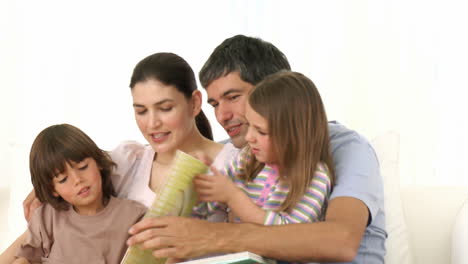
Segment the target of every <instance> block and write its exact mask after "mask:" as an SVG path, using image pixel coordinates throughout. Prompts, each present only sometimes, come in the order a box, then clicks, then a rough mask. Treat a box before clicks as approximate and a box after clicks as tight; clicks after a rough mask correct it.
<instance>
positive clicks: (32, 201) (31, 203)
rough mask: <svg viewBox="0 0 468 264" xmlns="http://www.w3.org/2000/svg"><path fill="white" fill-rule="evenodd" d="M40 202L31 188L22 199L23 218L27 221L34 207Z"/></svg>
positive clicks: (39, 204)
mask: <svg viewBox="0 0 468 264" xmlns="http://www.w3.org/2000/svg"><path fill="white" fill-rule="evenodd" d="M41 205H42V204H41V202H39V199H37V197H36V193H35V192H34V190H32V191H31V192H30V193H29V194H28V196H27V197H26V199H25V200H24V201H23V212H24V218H25V219H26V221H28V222H29V220H30V219H31V216H32V214H33V212H34V210H35V209H36V208H38V207H39V206H41Z"/></svg>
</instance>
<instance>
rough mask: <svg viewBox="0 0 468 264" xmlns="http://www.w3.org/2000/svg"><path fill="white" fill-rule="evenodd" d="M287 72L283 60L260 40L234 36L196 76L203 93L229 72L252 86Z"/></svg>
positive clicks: (275, 50)
mask: <svg viewBox="0 0 468 264" xmlns="http://www.w3.org/2000/svg"><path fill="white" fill-rule="evenodd" d="M281 70H288V71H290V70H291V66H290V65H289V62H288V59H287V58H286V56H285V55H284V54H283V53H282V52H281V51H280V50H279V49H278V48H277V47H275V46H274V45H273V44H271V43H270V42H266V41H264V40H262V39H260V38H254V37H247V36H244V35H236V36H234V37H231V38H228V39H226V40H224V41H223V42H222V43H221V44H220V45H219V46H218V47H216V48H215V50H214V51H213V53H212V54H211V56H210V57H209V58H208V60H207V61H206V62H205V64H204V65H203V67H202V69H201V70H200V73H199V78H200V83H201V85H202V86H203V88H205V89H206V87H208V85H210V83H211V82H212V81H214V80H216V79H218V78H220V77H223V76H226V75H228V74H229V73H231V72H239V75H240V78H241V79H242V80H243V81H244V82H248V83H251V84H253V85H256V84H257V83H259V82H260V81H262V80H263V79H264V78H265V77H266V76H268V75H270V74H273V73H276V72H278V71H281Z"/></svg>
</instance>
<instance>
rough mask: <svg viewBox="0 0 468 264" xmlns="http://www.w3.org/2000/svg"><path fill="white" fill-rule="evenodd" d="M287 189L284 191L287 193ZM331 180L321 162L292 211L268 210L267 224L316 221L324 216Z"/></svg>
mask: <svg viewBox="0 0 468 264" xmlns="http://www.w3.org/2000/svg"><path fill="white" fill-rule="evenodd" d="M286 192H287V190H285V192H284V193H283V195H286V194H287V193H286ZM330 192H331V181H330V175H329V172H328V169H327V168H326V166H325V165H323V164H322V163H319V165H318V169H317V170H316V171H315V174H314V177H313V178H312V181H311V182H310V184H309V188H308V189H307V190H306V193H305V194H304V196H303V197H302V198H301V200H300V201H299V202H298V203H297V205H296V206H295V207H294V208H293V209H292V210H291V211H290V212H288V213H287V212H276V211H267V212H266V217H265V219H264V221H265V222H264V223H263V224H265V225H282V224H291V223H305V222H316V221H318V220H320V217H321V216H322V213H323V212H322V211H323V206H324V205H325V202H326V200H327V199H328V197H329V196H330Z"/></svg>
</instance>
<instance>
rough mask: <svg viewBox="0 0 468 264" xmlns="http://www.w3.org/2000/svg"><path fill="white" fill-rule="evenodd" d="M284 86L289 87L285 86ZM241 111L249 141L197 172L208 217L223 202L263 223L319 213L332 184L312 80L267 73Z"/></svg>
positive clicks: (202, 213) (239, 215) (201, 209)
mask: <svg viewBox="0 0 468 264" xmlns="http://www.w3.org/2000/svg"><path fill="white" fill-rule="evenodd" d="M285 87H287V89H285ZM245 117H246V119H247V121H248V123H249V128H248V132H247V134H246V137H245V139H246V141H247V142H248V146H247V147H245V148H244V149H242V150H241V151H240V152H239V154H238V155H237V157H236V158H235V159H234V160H233V161H232V162H231V163H230V164H229V165H228V166H227V167H226V171H225V174H226V175H227V176H224V175H222V174H221V173H219V172H218V171H216V169H215V168H212V170H213V172H214V176H213V175H199V176H197V177H196V178H195V180H194V183H195V187H196V190H197V192H198V194H199V199H200V200H201V201H203V202H208V203H202V204H201V205H199V206H197V207H196V208H195V209H194V215H195V216H199V217H206V216H207V215H210V214H212V213H213V212H215V211H217V210H223V209H224V208H223V207H224V206H226V205H227V207H228V211H231V214H230V221H242V222H250V223H257V224H264V225H277V224H289V223H302V222H313V221H318V220H320V219H321V218H322V217H323V215H324V211H325V208H326V202H327V198H328V196H329V194H330V192H331V189H332V186H333V163H332V158H331V153H330V149H329V137H328V125H327V117H326V114H325V109H324V107H323V104H322V100H321V98H320V94H319V92H318V91H317V89H316V87H315V85H314V84H313V83H312V81H311V80H310V79H308V78H307V77H305V76H304V75H302V74H300V73H295V72H280V73H276V74H273V75H271V76H269V77H267V78H266V79H265V80H264V81H262V82H261V83H259V84H258V85H257V86H256V87H255V88H254V89H253V90H252V92H251V94H250V95H249V99H248V104H247V106H246V112H245Z"/></svg>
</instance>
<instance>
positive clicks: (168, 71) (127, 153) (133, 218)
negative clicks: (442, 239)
mask: <svg viewBox="0 0 468 264" xmlns="http://www.w3.org/2000/svg"><path fill="white" fill-rule="evenodd" d="M199 79H200V83H201V85H202V86H203V88H204V89H205V90H206V93H207V95H208V99H207V102H208V103H209V104H210V105H211V106H212V107H213V109H214V111H215V115H216V119H217V121H218V122H219V124H220V125H221V126H222V127H223V128H224V129H225V130H226V132H227V134H228V135H229V137H230V140H229V141H228V142H224V144H220V143H216V142H214V141H213V136H212V132H211V127H210V124H209V122H208V119H207V118H206V116H205V115H204V113H203V111H202V110H201V105H202V101H203V99H202V94H201V92H200V91H199V90H198V89H197V82H196V78H195V74H194V72H193V70H192V68H191V67H190V65H189V64H188V63H187V62H186V61H185V60H184V59H183V58H181V57H179V56H178V55H176V54H173V53H156V54H153V55H150V56H148V57H146V58H144V59H143V60H141V61H140V62H139V63H138V64H137V65H136V66H135V68H134V71H133V74H132V76H131V80H130V89H131V94H132V97H133V109H134V113H135V119H136V123H137V124H138V127H139V129H140V131H141V133H142V135H143V136H144V138H145V139H146V140H147V141H148V143H149V144H140V143H137V142H134V141H126V142H123V143H121V144H120V145H119V146H118V147H117V148H116V149H114V150H113V151H109V152H106V151H103V150H101V149H100V148H99V147H98V146H97V145H96V144H95V143H94V142H93V140H92V139H90V138H89V137H88V136H87V135H86V134H85V133H83V132H82V131H81V130H80V129H78V128H76V127H74V126H72V125H68V124H59V125H53V126H50V127H48V128H46V129H44V130H43V131H42V132H40V133H39V135H38V136H37V137H36V139H35V141H34V143H33V145H32V147H31V152H30V163H29V166H30V172H31V181H32V184H33V186H34V191H33V192H31V194H30V195H29V196H28V198H27V199H26V200H25V202H24V209H25V217H26V219H27V220H28V222H29V225H28V230H27V231H26V232H25V233H24V234H23V235H21V236H20V237H19V238H18V239H17V240H16V241H15V242H14V243H13V244H12V245H11V246H10V247H9V248H8V249H7V250H6V251H5V252H4V253H3V254H2V255H1V257H0V260H1V262H0V263H2V264H3V263H120V261H121V259H122V258H123V255H124V254H125V251H126V249H127V247H128V246H132V245H139V246H141V247H142V248H145V249H151V250H152V251H153V255H154V256H155V257H157V258H168V262H170V263H174V262H179V261H184V260H186V259H191V258H198V257H202V256H206V255H210V254H211V255H212V254H221V253H232V252H241V251H250V252H253V253H256V254H258V255H262V256H264V257H267V258H270V259H274V260H277V261H278V262H281V263H289V262H321V263H336V262H339V263H343V262H344V263H373V264H374V263H384V255H385V239H386V237H387V233H386V231H385V212H384V201H383V182H382V178H381V176H380V172H379V163H378V160H377V157H376V154H375V152H374V150H373V149H372V147H371V145H370V144H369V142H368V141H367V140H366V139H365V138H363V137H362V136H361V135H359V134H358V133H356V132H355V131H352V130H349V129H347V128H346V127H344V126H343V125H341V124H339V123H337V122H333V121H331V122H329V121H328V120H327V116H326V113H325V108H324V105H323V102H322V99H321V97H320V94H319V91H318V90H317V88H316V87H315V85H314V83H313V82H312V81H311V80H310V79H309V78H307V77H306V76H304V75H303V74H301V73H298V72H293V71H291V68H290V65H289V62H288V60H287V58H286V56H285V55H284V54H283V53H282V52H281V51H280V50H279V49H278V48H276V47H275V46H274V45H272V44H271V43H269V42H266V41H263V40H261V39H259V38H253V37H247V36H243V35H237V36H234V37H231V38H229V39H226V40H225V41H223V42H222V43H221V44H220V45H219V46H218V47H216V49H215V50H214V51H213V53H212V54H211V56H210V57H209V58H208V60H207V61H206V63H205V64H204V66H203V67H202V69H201V71H200V73H199ZM177 150H181V151H183V152H185V153H187V154H190V155H192V156H195V157H197V158H201V159H203V161H204V162H206V163H208V164H209V165H210V166H211V172H212V173H211V175H208V174H201V175H197V176H195V178H194V180H193V183H194V186H195V191H196V193H197V195H198V200H199V203H198V204H197V205H196V206H195V207H194V209H193V213H192V217H181V216H162V217H155V218H144V219H142V216H143V215H144V214H145V211H146V207H149V206H150V205H151V204H152V202H153V200H154V199H155V198H156V197H157V196H158V194H159V193H160V191H161V189H162V188H163V186H164V183H165V182H166V179H167V175H168V174H169V170H170V169H171V164H172V161H173V160H174V159H175V153H176V151H177Z"/></svg>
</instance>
